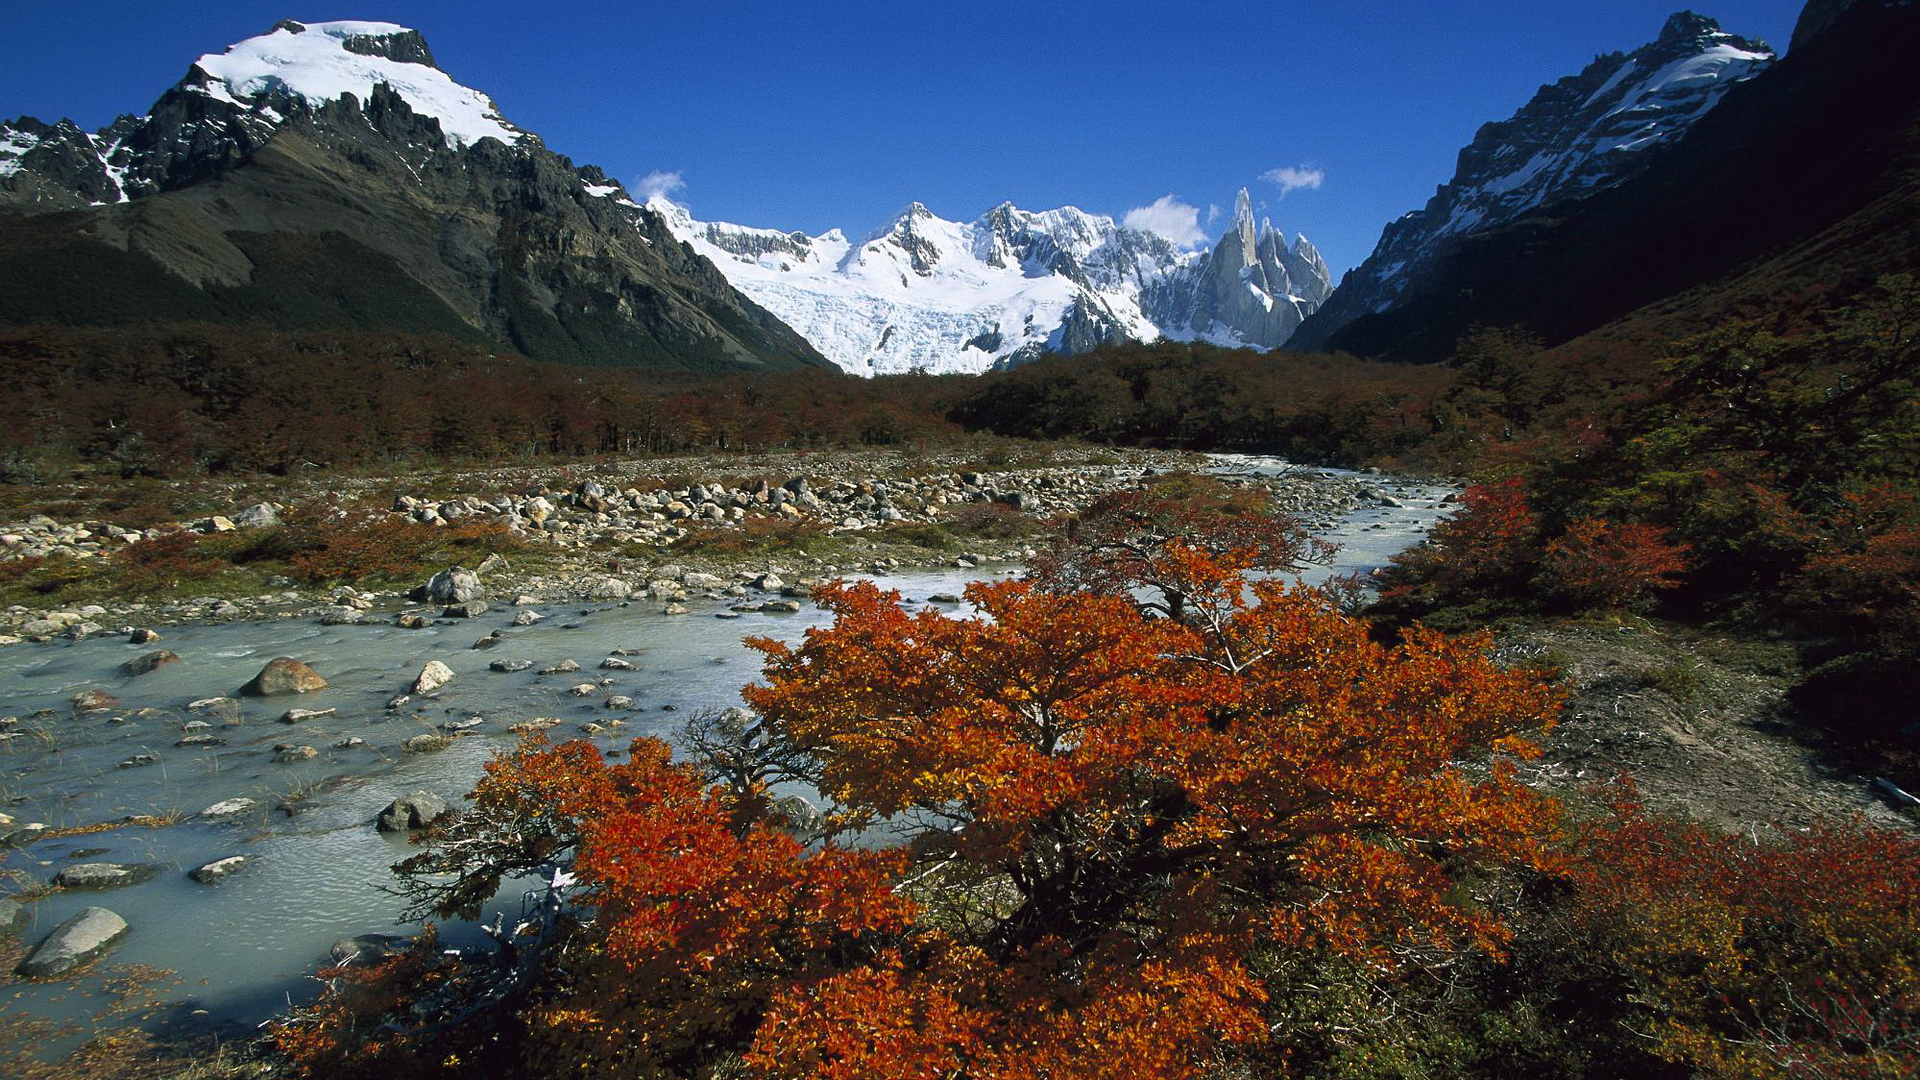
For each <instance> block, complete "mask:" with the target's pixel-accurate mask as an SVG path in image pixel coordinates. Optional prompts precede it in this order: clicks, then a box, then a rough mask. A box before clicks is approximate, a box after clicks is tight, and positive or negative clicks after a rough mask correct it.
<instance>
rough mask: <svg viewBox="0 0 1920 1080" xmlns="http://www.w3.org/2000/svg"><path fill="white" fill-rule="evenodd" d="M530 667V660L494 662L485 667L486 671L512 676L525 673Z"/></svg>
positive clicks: (531, 664) (531, 663)
mask: <svg viewBox="0 0 1920 1080" xmlns="http://www.w3.org/2000/svg"><path fill="white" fill-rule="evenodd" d="M532 666H533V661H531V660H495V661H494V662H493V663H491V664H488V665H487V670H489V671H498V672H501V673H502V674H506V675H512V674H514V673H515V672H520V671H525V670H527V669H528V668H530V667H532Z"/></svg>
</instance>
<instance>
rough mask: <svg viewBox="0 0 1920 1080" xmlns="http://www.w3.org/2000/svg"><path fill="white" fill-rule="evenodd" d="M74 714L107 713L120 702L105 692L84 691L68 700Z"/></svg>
mask: <svg viewBox="0 0 1920 1080" xmlns="http://www.w3.org/2000/svg"><path fill="white" fill-rule="evenodd" d="M67 703H68V704H70V705H72V706H73V711H74V712H106V711H107V710H109V709H111V708H113V707H114V706H115V705H118V704H120V700H119V699H118V698H116V697H114V696H113V695H112V694H109V693H107V692H106V691H105V690H82V691H80V692H79V693H77V694H75V695H73V696H72V697H70V698H68V699H67Z"/></svg>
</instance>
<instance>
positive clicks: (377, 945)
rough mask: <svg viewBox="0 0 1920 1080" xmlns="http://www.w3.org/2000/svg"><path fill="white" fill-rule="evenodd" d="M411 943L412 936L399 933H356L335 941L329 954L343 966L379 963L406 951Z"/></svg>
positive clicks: (328, 951)
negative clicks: (408, 936) (406, 936)
mask: <svg viewBox="0 0 1920 1080" xmlns="http://www.w3.org/2000/svg"><path fill="white" fill-rule="evenodd" d="M411 944H413V939H412V938H405V937H401V936H400V935H398V934H355V935H354V936H353V937H344V938H341V939H340V940H339V941H336V942H334V943H333V948H331V949H329V950H327V956H328V958H329V959H331V960H332V961H333V962H334V963H335V964H338V965H340V966H341V967H352V966H354V965H357V964H377V963H379V962H380V961H382V960H389V959H392V958H393V957H396V956H399V955H401V954H403V953H405V952H406V951H407V946H409V945H411Z"/></svg>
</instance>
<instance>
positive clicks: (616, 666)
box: [600, 656, 633, 671]
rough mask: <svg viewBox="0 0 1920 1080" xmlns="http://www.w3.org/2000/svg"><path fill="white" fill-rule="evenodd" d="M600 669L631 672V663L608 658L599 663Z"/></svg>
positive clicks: (616, 658)
mask: <svg viewBox="0 0 1920 1080" xmlns="http://www.w3.org/2000/svg"><path fill="white" fill-rule="evenodd" d="M600 667H601V669H602V670H605V671H632V670H633V661H631V660H622V659H620V658H619V657H617V656H609V657H607V658H606V659H605V660H602V661H600Z"/></svg>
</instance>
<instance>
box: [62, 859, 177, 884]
mask: <svg viewBox="0 0 1920 1080" xmlns="http://www.w3.org/2000/svg"><path fill="white" fill-rule="evenodd" d="M159 872H160V868H159V867H158V866H156V865H154V864H152V863H135V864H133V865H131V866H127V865H122V864H120V863H105V862H92V863H75V864H74V865H72V866H69V867H65V868H64V869H62V870H61V871H60V872H59V873H57V874H55V875H53V883H54V884H55V885H58V886H59V887H60V888H62V889H120V888H125V887H126V886H128V885H138V884H140V883H141V882H143V881H148V880H151V879H152V878H153V876H154V875H155V874H158V873H159Z"/></svg>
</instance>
